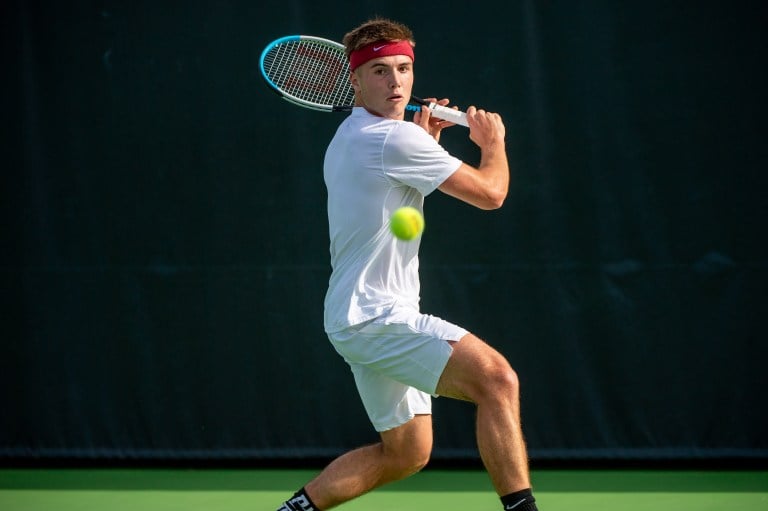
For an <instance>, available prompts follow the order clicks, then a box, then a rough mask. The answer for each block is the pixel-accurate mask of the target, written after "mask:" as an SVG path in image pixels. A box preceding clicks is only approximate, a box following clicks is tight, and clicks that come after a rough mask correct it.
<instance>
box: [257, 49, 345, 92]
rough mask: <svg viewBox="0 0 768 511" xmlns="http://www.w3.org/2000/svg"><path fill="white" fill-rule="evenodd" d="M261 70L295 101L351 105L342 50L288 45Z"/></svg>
mask: <svg viewBox="0 0 768 511" xmlns="http://www.w3.org/2000/svg"><path fill="white" fill-rule="evenodd" d="M264 70H265V72H266V74H267V76H268V77H269V79H270V80H272V82H273V83H274V84H275V85H276V86H277V87H278V88H280V89H281V90H282V91H284V92H286V93H288V94H290V95H292V96H294V97H296V98H298V99H301V100H304V101H309V102H312V103H317V104H321V105H333V106H351V105H352V104H354V91H353V89H352V87H351V85H350V84H349V80H348V70H349V67H348V64H347V58H346V55H345V54H344V51H343V49H342V48H334V47H330V46H328V45H325V44H321V43H317V42H315V41H289V42H286V43H283V44H279V45H277V46H275V47H274V48H273V49H272V50H271V51H270V52H269V53H268V54H267V55H266V57H265V59H264Z"/></svg>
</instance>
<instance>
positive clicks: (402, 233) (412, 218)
mask: <svg viewBox="0 0 768 511" xmlns="http://www.w3.org/2000/svg"><path fill="white" fill-rule="evenodd" d="M389 229H390V230H391V231H392V234H394V235H395V236H396V237H398V238H400V239H401V240H405V241H409V240H412V239H413V238H415V237H416V236H418V235H419V234H421V233H422V231H423V230H424V217H423V216H421V213H419V210H418V209H416V208H412V207H411V206H405V207H402V208H399V209H397V210H395V212H394V213H392V217H391V218H390V219H389Z"/></svg>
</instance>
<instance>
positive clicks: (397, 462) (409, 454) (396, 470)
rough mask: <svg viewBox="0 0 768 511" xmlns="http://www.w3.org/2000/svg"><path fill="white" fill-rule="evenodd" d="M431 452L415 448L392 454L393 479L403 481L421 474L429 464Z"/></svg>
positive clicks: (390, 461)
mask: <svg viewBox="0 0 768 511" xmlns="http://www.w3.org/2000/svg"><path fill="white" fill-rule="evenodd" d="M430 455H431V450H430V449H426V448H421V449H420V448H419V447H418V446H413V447H412V448H410V449H402V450H400V451H398V452H392V453H390V456H389V467H390V470H391V472H392V476H391V477H392V478H393V479H403V478H406V477H408V476H410V475H413V474H415V473H416V472H419V471H420V470H421V469H423V468H424V467H425V466H426V465H427V463H429V458H430Z"/></svg>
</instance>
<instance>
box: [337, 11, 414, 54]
mask: <svg viewBox="0 0 768 511" xmlns="http://www.w3.org/2000/svg"><path fill="white" fill-rule="evenodd" d="M378 41H408V42H409V43H411V46H412V47H413V46H416V43H415V42H414V40H413V32H411V29H410V28H408V27H407V26H405V25H403V24H402V23H398V22H397V21H392V20H389V19H386V18H373V19H370V20H368V21H366V22H365V23H363V24H362V25H359V26H358V27H357V28H354V29H352V30H351V31H349V32H347V33H346V34H345V35H344V39H342V43H344V51H346V53H347V56H349V54H350V53H352V52H353V51H355V50H359V49H360V48H362V47H363V46H366V45H369V44H371V43H375V42H378Z"/></svg>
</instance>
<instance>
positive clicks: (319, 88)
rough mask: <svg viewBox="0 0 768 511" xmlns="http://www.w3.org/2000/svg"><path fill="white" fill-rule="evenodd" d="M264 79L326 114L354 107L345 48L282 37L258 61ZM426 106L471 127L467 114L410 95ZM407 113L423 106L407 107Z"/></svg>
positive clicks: (296, 100)
mask: <svg viewBox="0 0 768 511" xmlns="http://www.w3.org/2000/svg"><path fill="white" fill-rule="evenodd" d="M259 68H260V70H261V76H262V77H263V78H264V80H266V82H267V84H269V86H270V88H271V89H272V90H274V91H275V92H277V93H278V94H279V95H280V96H281V97H282V98H283V99H285V100H287V101H290V102H291V103H293V104H295V105H298V106H303V107H305V108H311V109H313V110H322V111H324V112H348V111H350V110H352V107H353V106H354V105H355V92H354V90H353V89H352V85H351V84H350V83H349V61H348V60H347V55H346V54H345V53H344V46H343V45H341V44H339V43H337V42H334V41H329V40H328V39H323V38H320V37H312V36H307V35H292V36H287V37H281V38H280V39H276V40H274V41H272V42H271V43H269V44H268V45H267V47H266V48H264V51H263V52H261V58H260V59H259ZM411 102H413V103H417V104H419V105H427V107H429V109H430V110H431V112H432V115H433V116H434V117H438V118H440V119H444V120H446V121H451V122H454V123H456V124H461V125H462V126H468V124H467V114H466V113H464V112H460V111H459V110H454V109H453V108H448V107H445V106H442V105H438V104H436V103H430V102H428V101H424V100H423V99H420V98H417V97H414V96H411ZM407 109H408V110H411V111H419V110H421V108H420V107H418V106H414V105H408V106H407Z"/></svg>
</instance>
